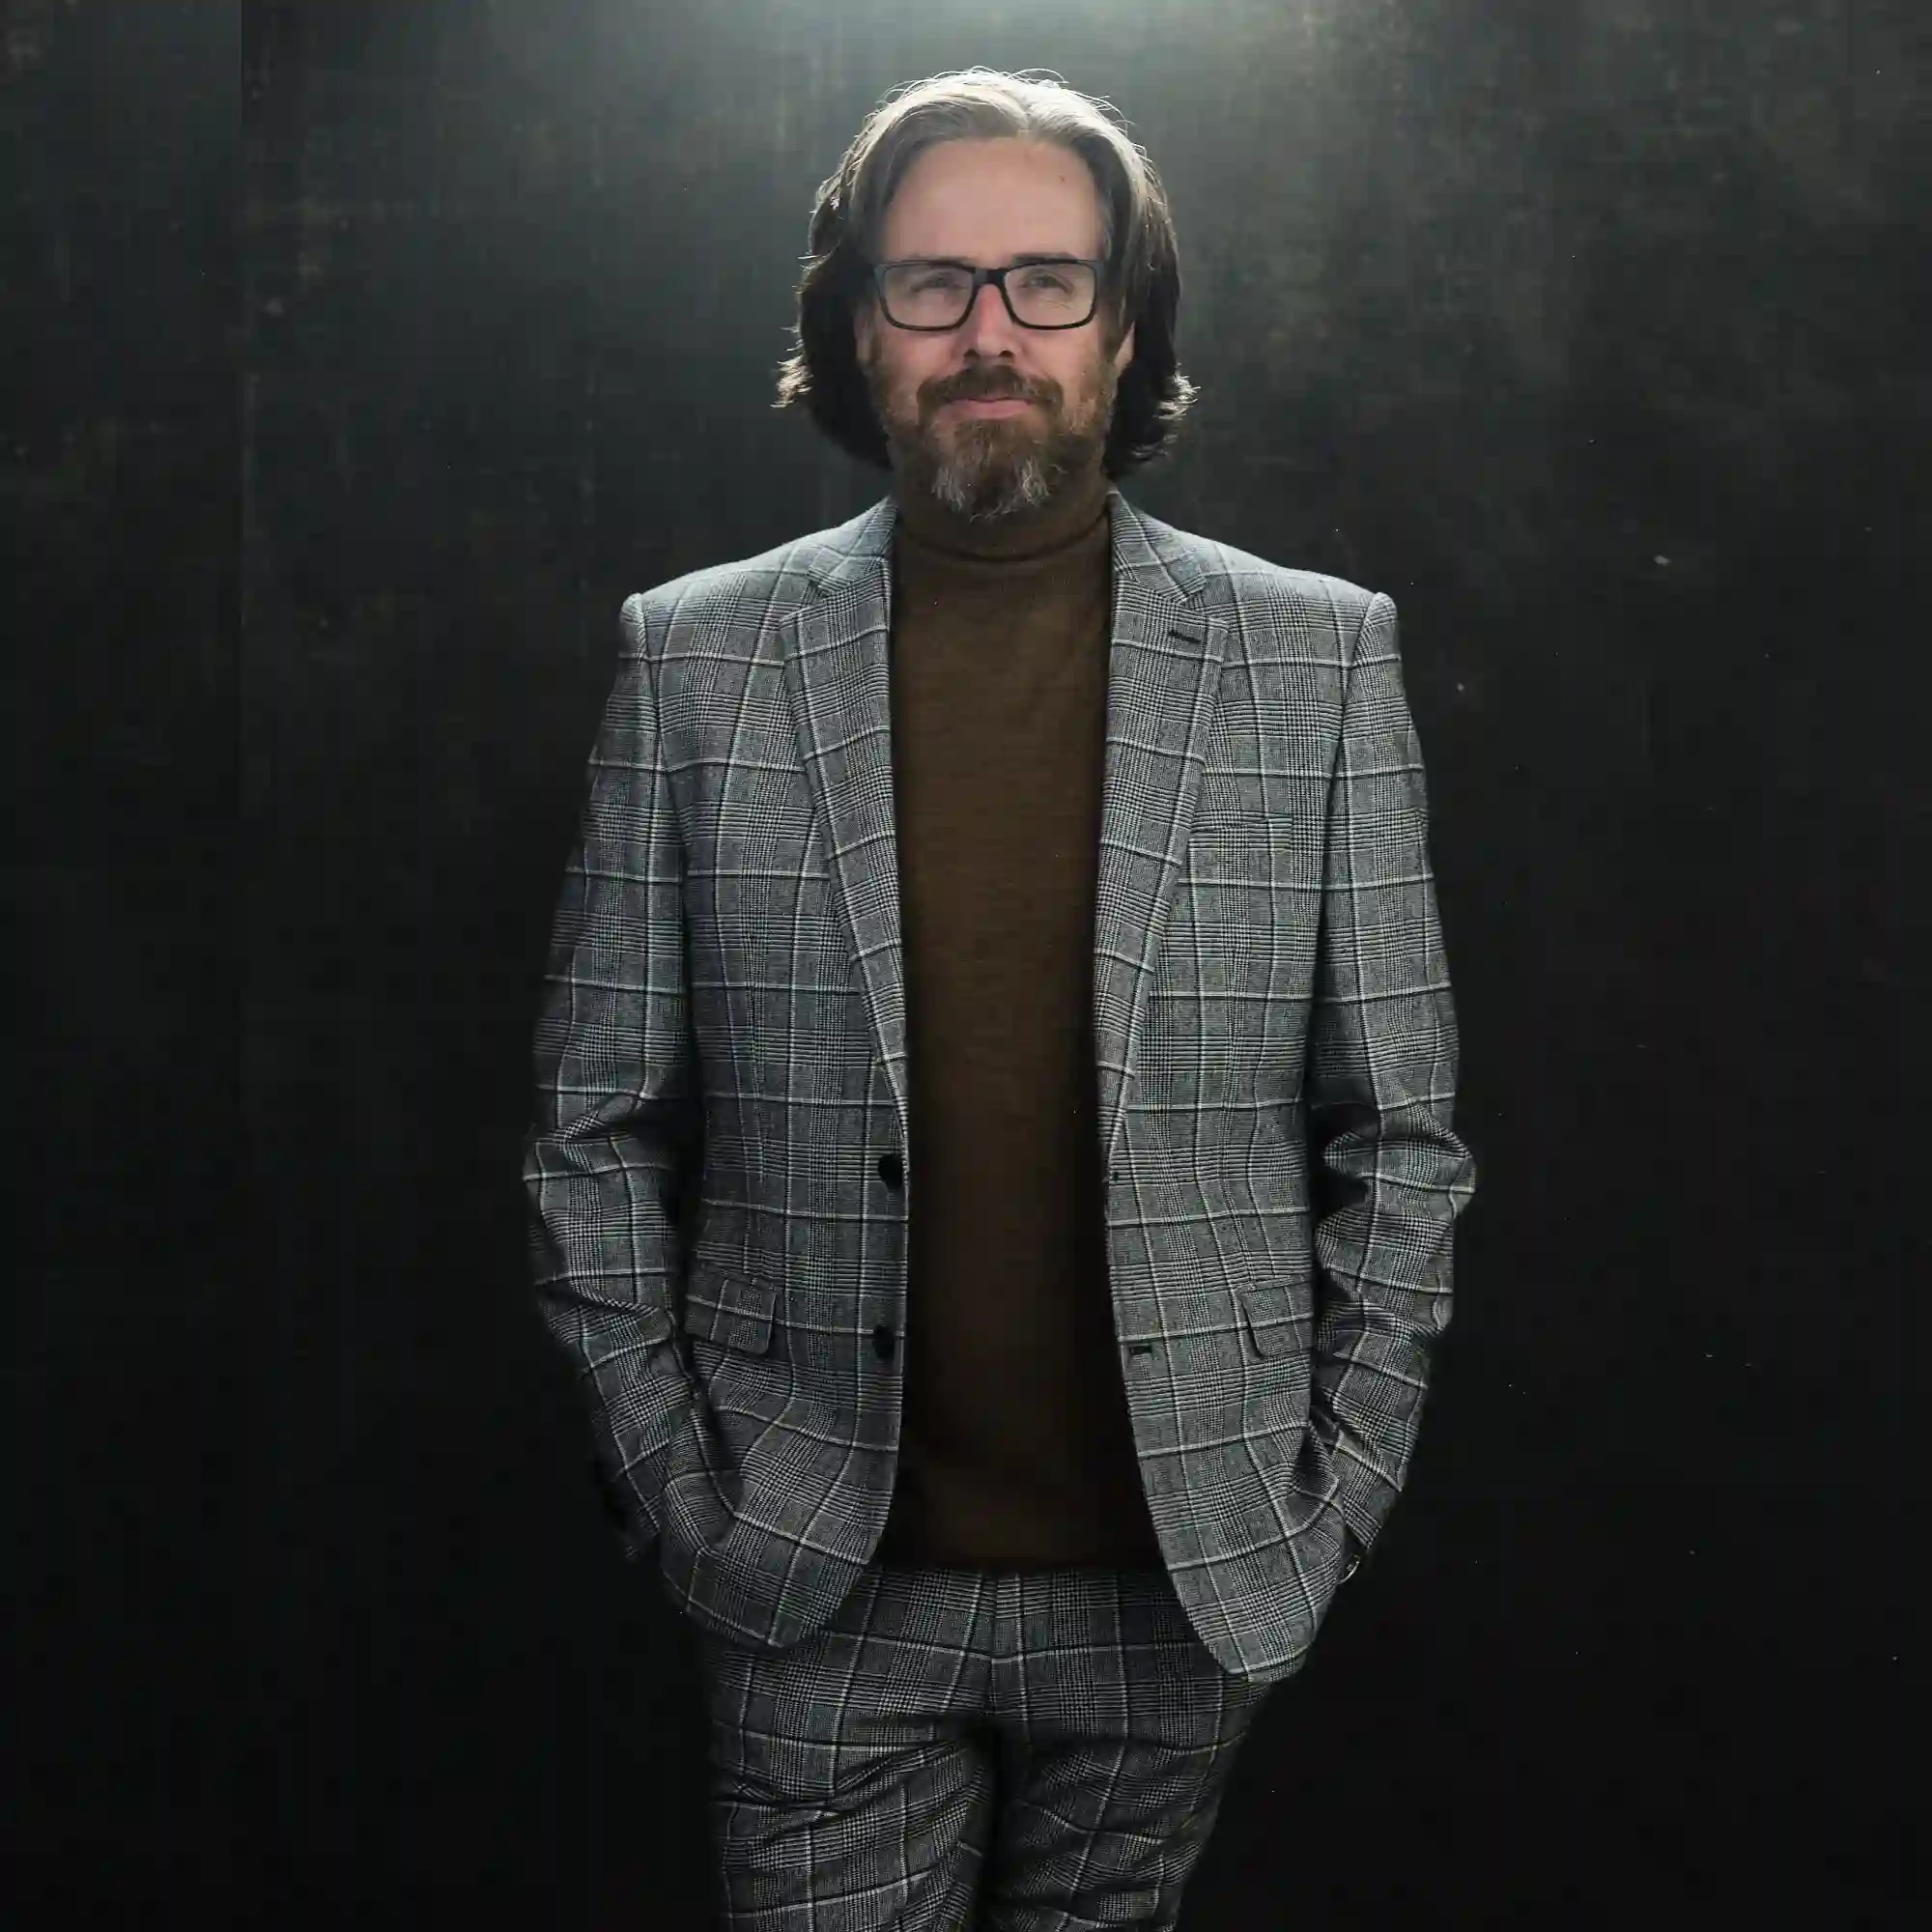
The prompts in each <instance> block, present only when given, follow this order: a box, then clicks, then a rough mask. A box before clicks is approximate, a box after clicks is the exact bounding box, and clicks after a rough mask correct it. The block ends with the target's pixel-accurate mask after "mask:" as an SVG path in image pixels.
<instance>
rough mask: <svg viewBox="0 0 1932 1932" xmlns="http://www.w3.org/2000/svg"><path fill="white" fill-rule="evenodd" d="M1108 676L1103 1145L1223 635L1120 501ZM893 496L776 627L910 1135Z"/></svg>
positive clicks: (828, 560)
mask: <svg viewBox="0 0 1932 1932" xmlns="http://www.w3.org/2000/svg"><path fill="white" fill-rule="evenodd" d="M1107 502H1108V508H1109V512H1110V515H1111V519H1112V526H1113V535H1112V557H1113V580H1114V599H1113V617H1112V623H1111V627H1110V639H1109V649H1108V661H1107V749H1106V770H1105V775H1104V779H1103V784H1102V794H1101V822H1100V850H1099V876H1098V882H1097V894H1096V910H1095V914H1094V1034H1095V1038H1094V1050H1095V1054H1096V1064H1097V1067H1098V1076H1099V1077H1098V1101H1099V1108H1100V1119H1101V1129H1102V1135H1103V1139H1104V1142H1105V1145H1106V1146H1107V1148H1108V1149H1109V1150H1110V1151H1111V1150H1112V1148H1113V1146H1114V1143H1115V1141H1116V1139H1117V1137H1118V1134H1119V1129H1120V1121H1121V1113H1122V1107H1123V1105H1124V1102H1125V1087H1126V1083H1127V1081H1128V1079H1129V1078H1130V1077H1131V1075H1132V1068H1133V1043H1134V1039H1135V1037H1136V1034H1137V1032H1138V1030H1139V1025H1140V1015H1141V1009H1142V1007H1143V1004H1144V1002H1145V999H1146V992H1147V985H1148V980H1149V975H1150V972H1151V967H1152V965H1153V961H1154V959H1155V956H1156V954H1157V951H1158V948H1159V945H1160V938H1161V932H1162V929H1163V927H1164V925H1165V923H1166V912H1167V903H1168V899H1169V896H1170V895H1171V894H1172V891H1173V888H1174V882H1175V880H1176V878H1177V876H1178V875H1179V867H1180V861H1181V856H1182V854H1183V852H1184V851H1185V849H1186V845H1187V837H1188V832H1189V829H1190V827H1191V825H1192V821H1193V816H1194V805H1195V797H1196V794H1197V791H1198V789H1199V784H1200V776H1201V770H1202V764H1203V759H1204V755H1205V751H1206V745H1207V737H1208V727H1209V725H1210V724H1211V723H1212V718H1213V705H1214V696H1215V692H1216V690H1217V688H1218V684H1219V676H1220V668H1221V660H1222V656H1223V653H1224V651H1225V648H1226V644H1227V631H1228V620H1227V619H1226V618H1224V617H1218V616H1210V615H1208V613H1207V612H1206V611H1202V610H1201V609H1199V608H1198V607H1197V606H1196V605H1195V602H1194V600H1195V599H1196V597H1197V596H1198V594H1199V592H1200V590H1201V587H1202V584H1203V582H1205V576H1204V573H1203V571H1202V568H1201V565H1200V562H1199V561H1198V559H1197V558H1196V557H1195V555H1194V554H1193V550H1192V548H1191V546H1190V545H1189V544H1188V542H1187V540H1186V539H1185V538H1184V537H1183V536H1182V535H1181V534H1180V533H1179V531H1176V530H1174V529H1172V528H1171V527H1169V526H1166V525H1163V524H1159V523H1157V522H1154V521H1152V520H1151V519H1144V518H1143V517H1142V516H1141V515H1140V513H1139V512H1138V511H1136V510H1135V509H1134V508H1133V506H1132V505H1131V504H1129V503H1128V502H1127V500H1126V498H1125V497H1122V495H1121V494H1120V492H1119V491H1118V490H1115V491H1111V492H1110V493H1109V495H1108V498H1107ZM895 516H896V510H895V506H894V504H893V501H892V499H891V498H890V497H887V498H885V499H883V500H882V501H881V502H879V503H877V504H875V505H873V506H872V508H871V509H869V510H867V511H866V512H864V513H863V514H862V515H861V516H859V517H857V518H855V519H854V520H853V521H852V522H851V523H849V524H846V525H845V526H842V527H841V528H840V529H839V530H838V531H837V532H835V533H834V535H833V536H832V537H830V538H828V540H827V541H826V542H825V543H824V544H823V545H822V546H821V547H820V549H819V552H818V554H817V556H816V558H815V559H814V560H813V561H812V562H811V564H810V566H809V574H810V580H811V585H812V591H811V594H810V595H809V596H808V597H807V599H806V600H805V601H804V602H803V603H802V604H801V605H800V607H799V608H798V609H797V610H795V611H790V612H788V613H787V614H785V615H784V616H783V617H781V619H780V620H779V625H778V630H779V649H780V655H781V662H782V665H783V674H784V684H785V692H786V696H787V697H788V699H789V701H790V705H791V715H792V727H793V730H794V733H795V735H796V738H797V742H798V754H799V762H800V764H801V766H802V767H803V769H804V772H805V775H806V779H807V781H808V782H809V783H810V786H811V789H812V794H813V797H814V800H815V803H816V806H817V810H818V814H819V822H820V824H821V825H823V826H824V828H825V833H826V843H827V865H828V867H829V868H830V871H831V875H832V883H833V891H834V894H835V895H836V896H837V898H838V901H839V903H840V905H841V907H842V910H843V913H844V918H845V923H846V928H847V932H848V935H849V938H850V942H851V947H852V954H853V957H854V959H855V960H856V962H857V964H858V967H859V970H860V974H861V976H862V979H863V982H864V986H865V994H866V1002H867V1009H868V1010H869V1012H870V1016H871V1021H872V1028H873V1032H874V1034H875V1035H876V1037H877V1039H878V1043H879V1049H880V1054H881V1057H882V1059H883V1061H884V1064H885V1067H886V1073H887V1077H888V1079H889V1080H890V1082H891V1084H892V1089H893V1094H894V1098H895V1102H896V1104H897V1106H898V1109H899V1119H900V1124H901V1127H902V1128H903V1127H904V1125H905V1122H906V1064H905V1061H906V1047H905V982H904V975H903V967H902V959H901V952H900V932H899V904H898V844H897V839H896V838H895V830H894V824H893V765H892V722H891V721H892V711H891V702H890V687H889V683H888V679H889V673H890V661H889V657H888V649H887V646H888V639H889V637H890V626H891V620H892V611H891V582H892V568H891V565H892V537H893V525H894V521H895Z"/></svg>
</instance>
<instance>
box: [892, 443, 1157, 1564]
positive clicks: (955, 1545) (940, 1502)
mask: <svg viewBox="0 0 1932 1932" xmlns="http://www.w3.org/2000/svg"><path fill="white" fill-rule="evenodd" d="M1110 487H1111V486H1110V485H1109V483H1108V481H1107V479H1106V476H1105V474H1104V473H1103V472H1102V471H1101V470H1100V469H1098V468H1097V467H1096V468H1095V469H1094V470H1093V471H1092V472H1091V473H1090V474H1089V476H1088V477H1087V478H1086V479H1085V480H1084V481H1082V482H1080V483H1078V484H1077V485H1075V486H1074V487H1073V488H1072V489H1071V490H1070V492H1069V494H1068V495H1067V497H1065V498H1064V499H1061V500H1059V501H1056V502H1055V503H1053V504H1051V505H1049V506H1048V507H1047V509H1046V510H1045V511H1044V512H1041V513H1035V514H1034V515H1033V516H1032V517H1030V518H1029V519H1027V520H1026V521H1025V522H1024V525H1023V526H1022V524H1021V522H1020V520H1013V522H1012V524H1011V526H1008V525H996V526H992V527H990V528H987V527H975V526H972V525H969V524H966V523H964V522H963V521H962V520H960V519H958V518H956V517H953V516H952V515H951V514H950V513H949V512H947V511H946V510H945V509H944V508H942V506H940V505H939V504H937V503H935V502H933V501H932V500H931V499H930V498H929V497H923V495H921V494H920V493H919V492H916V491H911V490H902V491H900V492H899V493H898V495H897V507H898V517H897V519H896V522H895V531H894V541H893V609H892V646H891V649H892V673H891V687H892V733H893V775H894V786H895V808H896V816H897V836H898V864H899V907H900V915H901V922H902V938H903V946H904V958H905V987H906V1025H907V1056H908V1064H909V1073H910V1088H911V1113H910V1127H911V1133H910V1145H909V1149H908V1160H907V1179H906V1185H907V1202H908V1215H909V1222H908V1253H907V1279H906V1303H907V1306H906V1333H905V1365H904V1394H905V1399H904V1408H903V1412H902V1417H901V1428H900V1435H899V1458H898V1474H897V1477H896V1479H895V1486H894V1492H893V1502H892V1511H891V1514H890V1516H889V1517H888V1518H887V1521H886V1528H885V1535H884V1539H883V1541H882V1542H881V1544H880V1546H879V1550H878V1555H879V1557H880V1558H881V1559H882V1560H884V1561H886V1562H896V1563H905V1564H935V1565H939V1566H942V1567H953V1566H970V1567H976V1568H985V1569H1001V1570H1039V1569H1060V1568H1065V1567H1071V1566H1077V1565H1108V1566H1118V1567H1122V1568H1128V1569H1134V1568H1140V1569H1155V1568H1158V1567H1159V1566H1160V1563H1161V1554H1160V1548H1159V1545H1158V1543H1157V1542H1156V1540H1155V1537H1154V1532H1153V1525H1152V1523H1151V1520H1150V1519H1149V1517H1148V1510H1147V1502H1146V1498H1145V1496H1144V1495H1143V1493H1142V1490H1141V1480H1140V1470H1139V1467H1138V1465H1137V1463H1136V1460H1135V1451H1134V1441H1133V1432H1132V1428H1131V1425H1130V1423H1129V1421H1128V1415H1127V1404H1126V1393H1125V1384H1124V1378H1123V1377H1122V1367H1121V1354H1120V1344H1119V1342H1118V1340H1117V1339H1116V1337H1115V1334H1114V1316H1113V1304H1112V1300H1111V1297H1110V1294H1109V1289H1108V1274H1107V1254H1106V1237H1105V1209H1104V1190H1103V1186H1102V1180H1103V1177H1102V1175H1101V1172H1100V1150H1099V1142H1098V1132H1099V1129H1098V1106H1097V1094H1096V1085H1095V1079H1094V1025H1093V1004H1092V1002H1093V952H1094V879H1095V870H1096V866H1097V858H1098V847H1099V833H1100V787H1101V775H1102V770H1103V758H1104V753H1105V745H1106V715H1107V662H1108V636H1109V630H1110V618H1111V615H1112V590H1113V581H1112V532H1111V525H1110V522H1109V518H1108V514H1107V495H1108V491H1109V489H1110Z"/></svg>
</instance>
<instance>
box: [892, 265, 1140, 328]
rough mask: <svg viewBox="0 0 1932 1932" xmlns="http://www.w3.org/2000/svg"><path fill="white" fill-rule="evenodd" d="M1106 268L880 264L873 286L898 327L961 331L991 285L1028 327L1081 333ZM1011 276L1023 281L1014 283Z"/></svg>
mask: <svg viewBox="0 0 1932 1932" xmlns="http://www.w3.org/2000/svg"><path fill="white" fill-rule="evenodd" d="M1106 266H1107V265H1106V263H1104V262H1088V261H1082V260H1080V259H1078V258H1077V257H1074V256H1070V255H1069V256H1047V257H1043V258H1041V259H1038V260H1034V261H1021V262H1014V263H1011V264H1009V266H1008V267H1006V268H1004V269H976V268H974V267H973V266H972V265H971V264H970V263H967V262H933V261H926V260H923V259H920V258H916V257H909V258H907V259H905V260H902V261H896V262H880V263H878V264H877V265H875V266H874V268H873V270H872V287H873V288H874V290H875V291H876V292H877V294H878V298H879V307H880V309H881V310H882V311H883V312H884V314H885V318H886V320H887V321H888V322H889V323H891V324H892V325H893V327H895V328H913V329H922V330H933V329H946V328H957V327H959V325H960V324H961V323H962V322H964V321H965V320H966V318H967V316H969V315H970V314H971V313H972V312H973V304H974V303H975V302H976V301H978V300H979V299H980V290H981V289H982V288H984V287H985V285H986V284H987V283H988V282H991V283H992V284H993V285H994V286H995V287H996V288H998V290H999V292H1000V298H1001V300H1003V301H1004V302H1005V303H1006V305H1007V313H1008V314H1009V316H1011V317H1012V319H1013V320H1014V321H1015V322H1016V323H1018V324H1019V326H1020V327H1022V328H1079V327H1083V326H1084V325H1085V324H1087V323H1089V322H1091V321H1093V319H1094V309H1095V307H1096V306H1097V305H1098V303H1099V299H1100V275H1101V271H1102V270H1104V269H1105V268H1106ZM1009 275H1012V276H1015V277H1017V279H1016V280H1015V281H1011V282H1009V281H1008V279H1007V277H1008V276H1009Z"/></svg>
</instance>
